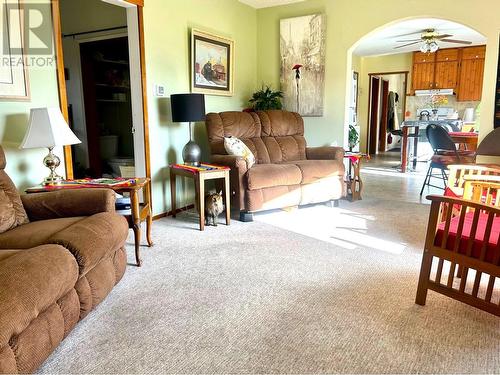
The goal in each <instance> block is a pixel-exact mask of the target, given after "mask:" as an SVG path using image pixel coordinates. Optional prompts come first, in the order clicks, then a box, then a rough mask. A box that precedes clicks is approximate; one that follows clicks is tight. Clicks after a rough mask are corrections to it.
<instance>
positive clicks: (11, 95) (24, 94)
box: [0, 0, 31, 101]
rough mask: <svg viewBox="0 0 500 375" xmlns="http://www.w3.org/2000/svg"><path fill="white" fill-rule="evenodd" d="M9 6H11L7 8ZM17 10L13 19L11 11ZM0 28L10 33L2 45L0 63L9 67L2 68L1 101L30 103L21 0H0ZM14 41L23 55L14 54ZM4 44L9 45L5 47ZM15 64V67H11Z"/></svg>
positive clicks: (0, 75)
mask: <svg viewBox="0 0 500 375" xmlns="http://www.w3.org/2000/svg"><path fill="white" fill-rule="evenodd" d="M7 4H9V6H7ZM13 7H15V8H17V11H18V15H17V16H15V14H14V17H12V15H11V14H10V10H11V9H12V8H13ZM0 8H1V10H0V19H1V23H0V28H1V29H2V33H1V34H4V31H5V29H7V30H8V31H9V32H8V33H7V34H6V35H8V37H7V39H3V42H2V43H0V44H1V46H0V49H1V53H0V61H2V64H5V61H9V65H2V66H0V101H30V100H31V97H30V86H29V75H28V67H27V61H26V46H25V35H24V31H25V30H24V13H23V12H24V9H23V4H22V1H21V0H17V1H12V0H9V1H7V0H0ZM12 41H14V42H15V43H16V44H17V45H18V49H19V48H20V50H21V54H20V55H19V54H16V53H12V51H13V47H12V46H11V42H12ZM4 42H5V43H7V45H4ZM10 64H14V65H10Z"/></svg>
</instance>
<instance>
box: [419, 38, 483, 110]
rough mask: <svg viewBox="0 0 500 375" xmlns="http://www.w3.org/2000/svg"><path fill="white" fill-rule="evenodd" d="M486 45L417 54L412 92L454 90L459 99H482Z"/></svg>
mask: <svg viewBox="0 0 500 375" xmlns="http://www.w3.org/2000/svg"><path fill="white" fill-rule="evenodd" d="M485 52H486V46H475V47H466V48H446V49H440V50H438V51H437V52H436V53H422V52H414V53H413V78H412V91H415V90H429V89H454V90H455V92H456V93H457V100H459V101H468V100H474V101H475V100H480V99H481V92H482V90H483V74H484V56H485Z"/></svg>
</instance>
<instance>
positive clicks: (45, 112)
mask: <svg viewBox="0 0 500 375" xmlns="http://www.w3.org/2000/svg"><path fill="white" fill-rule="evenodd" d="M77 143H81V142H80V140H79V139H78V138H77V137H76V136H75V134H74V133H73V132H72V131H71V129H70V128H69V126H68V123H67V122H66V120H65V119H64V117H63V115H62V113H61V110H60V109H59V108H55V107H53V108H32V109H31V114H30V120H29V126H28V131H27V132H26V135H25V136H24V140H23V142H22V143H21V146H19V148H42V147H47V148H48V149H49V154H48V155H47V156H46V157H45V158H44V159H43V164H44V165H45V166H46V167H47V168H49V169H50V174H49V175H48V176H47V177H45V179H44V180H43V183H44V184H45V185H55V184H60V183H61V181H62V177H61V176H59V175H58V174H57V173H56V168H57V167H59V165H60V164H61V159H59V157H57V155H55V154H54V153H53V152H52V150H53V149H54V147H56V146H68V145H74V144H77Z"/></svg>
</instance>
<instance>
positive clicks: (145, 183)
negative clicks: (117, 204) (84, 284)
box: [110, 177, 153, 267]
mask: <svg viewBox="0 0 500 375" xmlns="http://www.w3.org/2000/svg"><path fill="white" fill-rule="evenodd" d="M110 189H113V190H114V191H115V192H117V193H118V194H123V193H129V194H130V209H131V215H130V216H129V215H125V217H126V218H127V220H128V222H129V227H130V228H131V229H132V230H133V231H134V242H135V261H136V264H137V267H140V266H141V265H142V260H141V257H140V245H141V223H142V222H143V221H146V240H147V242H148V246H149V247H151V246H153V241H152V240H151V226H152V224H153V214H152V212H151V180H150V179H149V178H148V177H146V178H138V179H136V182H135V184H131V185H129V186H111V187H110ZM141 189H142V190H143V192H144V194H143V197H144V203H140V200H139V191H140V190H141Z"/></svg>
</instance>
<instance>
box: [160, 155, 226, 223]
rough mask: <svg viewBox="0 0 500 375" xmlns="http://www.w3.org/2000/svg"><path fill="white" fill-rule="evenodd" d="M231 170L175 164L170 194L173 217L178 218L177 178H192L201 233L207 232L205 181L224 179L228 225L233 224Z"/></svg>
mask: <svg viewBox="0 0 500 375" xmlns="http://www.w3.org/2000/svg"><path fill="white" fill-rule="evenodd" d="M229 172H230V169H229V168H226V167H220V166H216V165H211V164H201V165H200V167H191V166H188V165H184V164H173V165H171V166H170V194H171V202H172V216H173V217H176V213H177V208H176V199H177V194H176V193H177V191H176V185H177V184H176V178H177V176H181V177H187V178H192V179H193V180H194V184H195V190H196V206H197V208H198V211H199V216H200V231H203V230H205V181H208V180H215V179H219V178H223V179H224V189H223V190H224V204H225V206H226V225H230V223H231V208H230V188H229Z"/></svg>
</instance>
